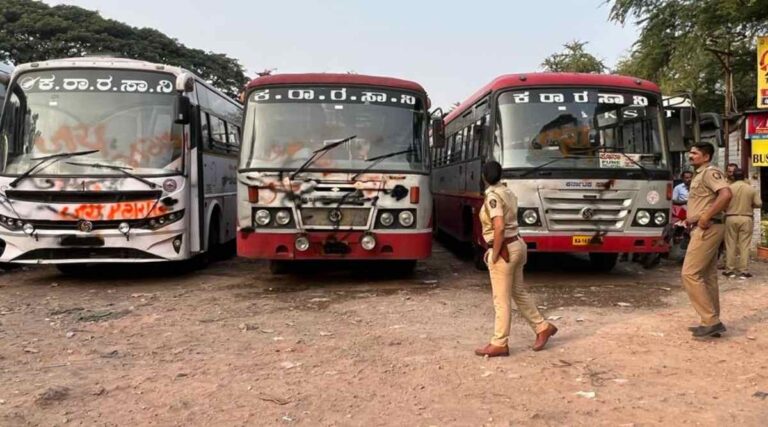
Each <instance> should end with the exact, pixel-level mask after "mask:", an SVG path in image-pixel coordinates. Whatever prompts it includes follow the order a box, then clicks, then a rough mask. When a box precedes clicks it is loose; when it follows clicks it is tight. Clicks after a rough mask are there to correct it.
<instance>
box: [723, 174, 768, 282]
mask: <svg viewBox="0 0 768 427" xmlns="http://www.w3.org/2000/svg"><path fill="white" fill-rule="evenodd" d="M733 178H734V180H733V182H732V183H731V193H732V194H733V197H732V198H731V203H730V205H728V209H727V210H726V211H725V254H726V262H725V271H724V272H723V275H724V276H726V277H730V278H734V277H738V278H740V279H748V278H750V277H752V274H750V273H749V271H748V270H747V264H748V263H749V247H750V245H751V244H752V227H753V226H754V220H753V218H752V215H753V214H754V210H755V209H757V208H760V207H762V206H763V201H762V200H760V193H758V192H757V190H755V188H754V187H752V186H751V185H749V183H747V182H746V181H745V180H744V171H742V170H741V169H736V170H735V171H734V172H733Z"/></svg>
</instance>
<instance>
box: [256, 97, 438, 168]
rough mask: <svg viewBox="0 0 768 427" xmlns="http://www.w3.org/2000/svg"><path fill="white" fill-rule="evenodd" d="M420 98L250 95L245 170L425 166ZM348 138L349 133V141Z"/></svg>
mask: <svg viewBox="0 0 768 427" xmlns="http://www.w3.org/2000/svg"><path fill="white" fill-rule="evenodd" d="M425 118H426V116H425V108H424V99H423V98H421V97H419V96H417V95H416V94H414V93H411V92H404V91H396V90H391V89H378V88H368V89H366V88H361V87H317V86H314V87H276V88H269V89H260V90H257V91H255V92H252V93H251V94H250V95H249V97H248V105H247V113H246V123H245V126H244V130H243V133H244V134H243V140H244V141H245V147H244V148H243V161H242V164H241V166H242V167H243V168H245V169H283V168H285V169H289V170H290V169H296V168H298V167H300V166H301V165H302V164H303V163H304V162H306V161H307V159H309V158H310V157H311V156H312V155H313V153H314V152H315V151H316V150H319V149H322V148H323V147H326V146H328V145H330V144H333V143H334V142H337V141H341V140H343V139H349V140H348V141H347V142H345V143H342V144H341V145H338V146H336V147H334V148H332V149H330V150H328V151H327V152H326V153H324V154H323V155H321V156H317V157H318V158H317V159H316V160H315V161H314V162H312V164H311V165H309V166H308V167H307V168H306V169H307V170H313V169H314V170H321V169H322V170H333V169H338V170H347V171H354V170H358V171H359V170H365V169H367V170H372V171H376V170H389V171H426V170H427V166H426V165H425V163H424V158H425V156H424V152H423V150H424V149H425V148H424V139H425V135H426V132H425ZM353 136H354V138H352V137H353Z"/></svg>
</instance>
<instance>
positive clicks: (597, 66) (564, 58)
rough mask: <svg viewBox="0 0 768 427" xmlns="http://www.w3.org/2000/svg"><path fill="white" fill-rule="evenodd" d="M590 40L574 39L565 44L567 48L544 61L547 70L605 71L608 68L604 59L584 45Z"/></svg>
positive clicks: (557, 71)
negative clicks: (596, 55)
mask: <svg viewBox="0 0 768 427" xmlns="http://www.w3.org/2000/svg"><path fill="white" fill-rule="evenodd" d="M588 43H589V42H582V41H578V40H574V41H572V42H570V43H566V44H564V45H563V47H564V48H565V50H563V51H562V52H559V53H553V54H552V55H550V56H549V57H548V58H547V59H545V60H544V62H542V64H541V66H542V67H543V68H544V70H545V71H551V72H555V73H565V72H569V73H597V74H599V73H603V72H605V70H606V67H605V64H603V61H601V60H599V59H597V58H596V57H595V56H594V55H592V54H590V53H589V52H587V51H586V50H584V47H585V46H586V45H587V44H588Z"/></svg>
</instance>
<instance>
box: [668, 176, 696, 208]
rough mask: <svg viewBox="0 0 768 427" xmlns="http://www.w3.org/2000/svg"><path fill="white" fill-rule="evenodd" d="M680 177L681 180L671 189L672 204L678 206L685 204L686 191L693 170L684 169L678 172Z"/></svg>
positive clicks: (688, 187) (689, 185) (689, 186)
mask: <svg viewBox="0 0 768 427" xmlns="http://www.w3.org/2000/svg"><path fill="white" fill-rule="evenodd" d="M680 179H682V180H683V182H681V183H680V184H677V185H676V186H675V189H674V190H672V204H673V205H678V206H685V205H686V204H687V203H688V193H689V192H690V190H691V181H692V180H693V172H691V171H684V172H683V173H681V174H680Z"/></svg>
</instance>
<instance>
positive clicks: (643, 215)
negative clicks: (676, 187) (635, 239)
mask: <svg viewBox="0 0 768 427" xmlns="http://www.w3.org/2000/svg"><path fill="white" fill-rule="evenodd" d="M635 220H636V221H637V223H638V224H640V225H648V223H649V222H651V214H649V213H648V211H637V216H636V217H635Z"/></svg>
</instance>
